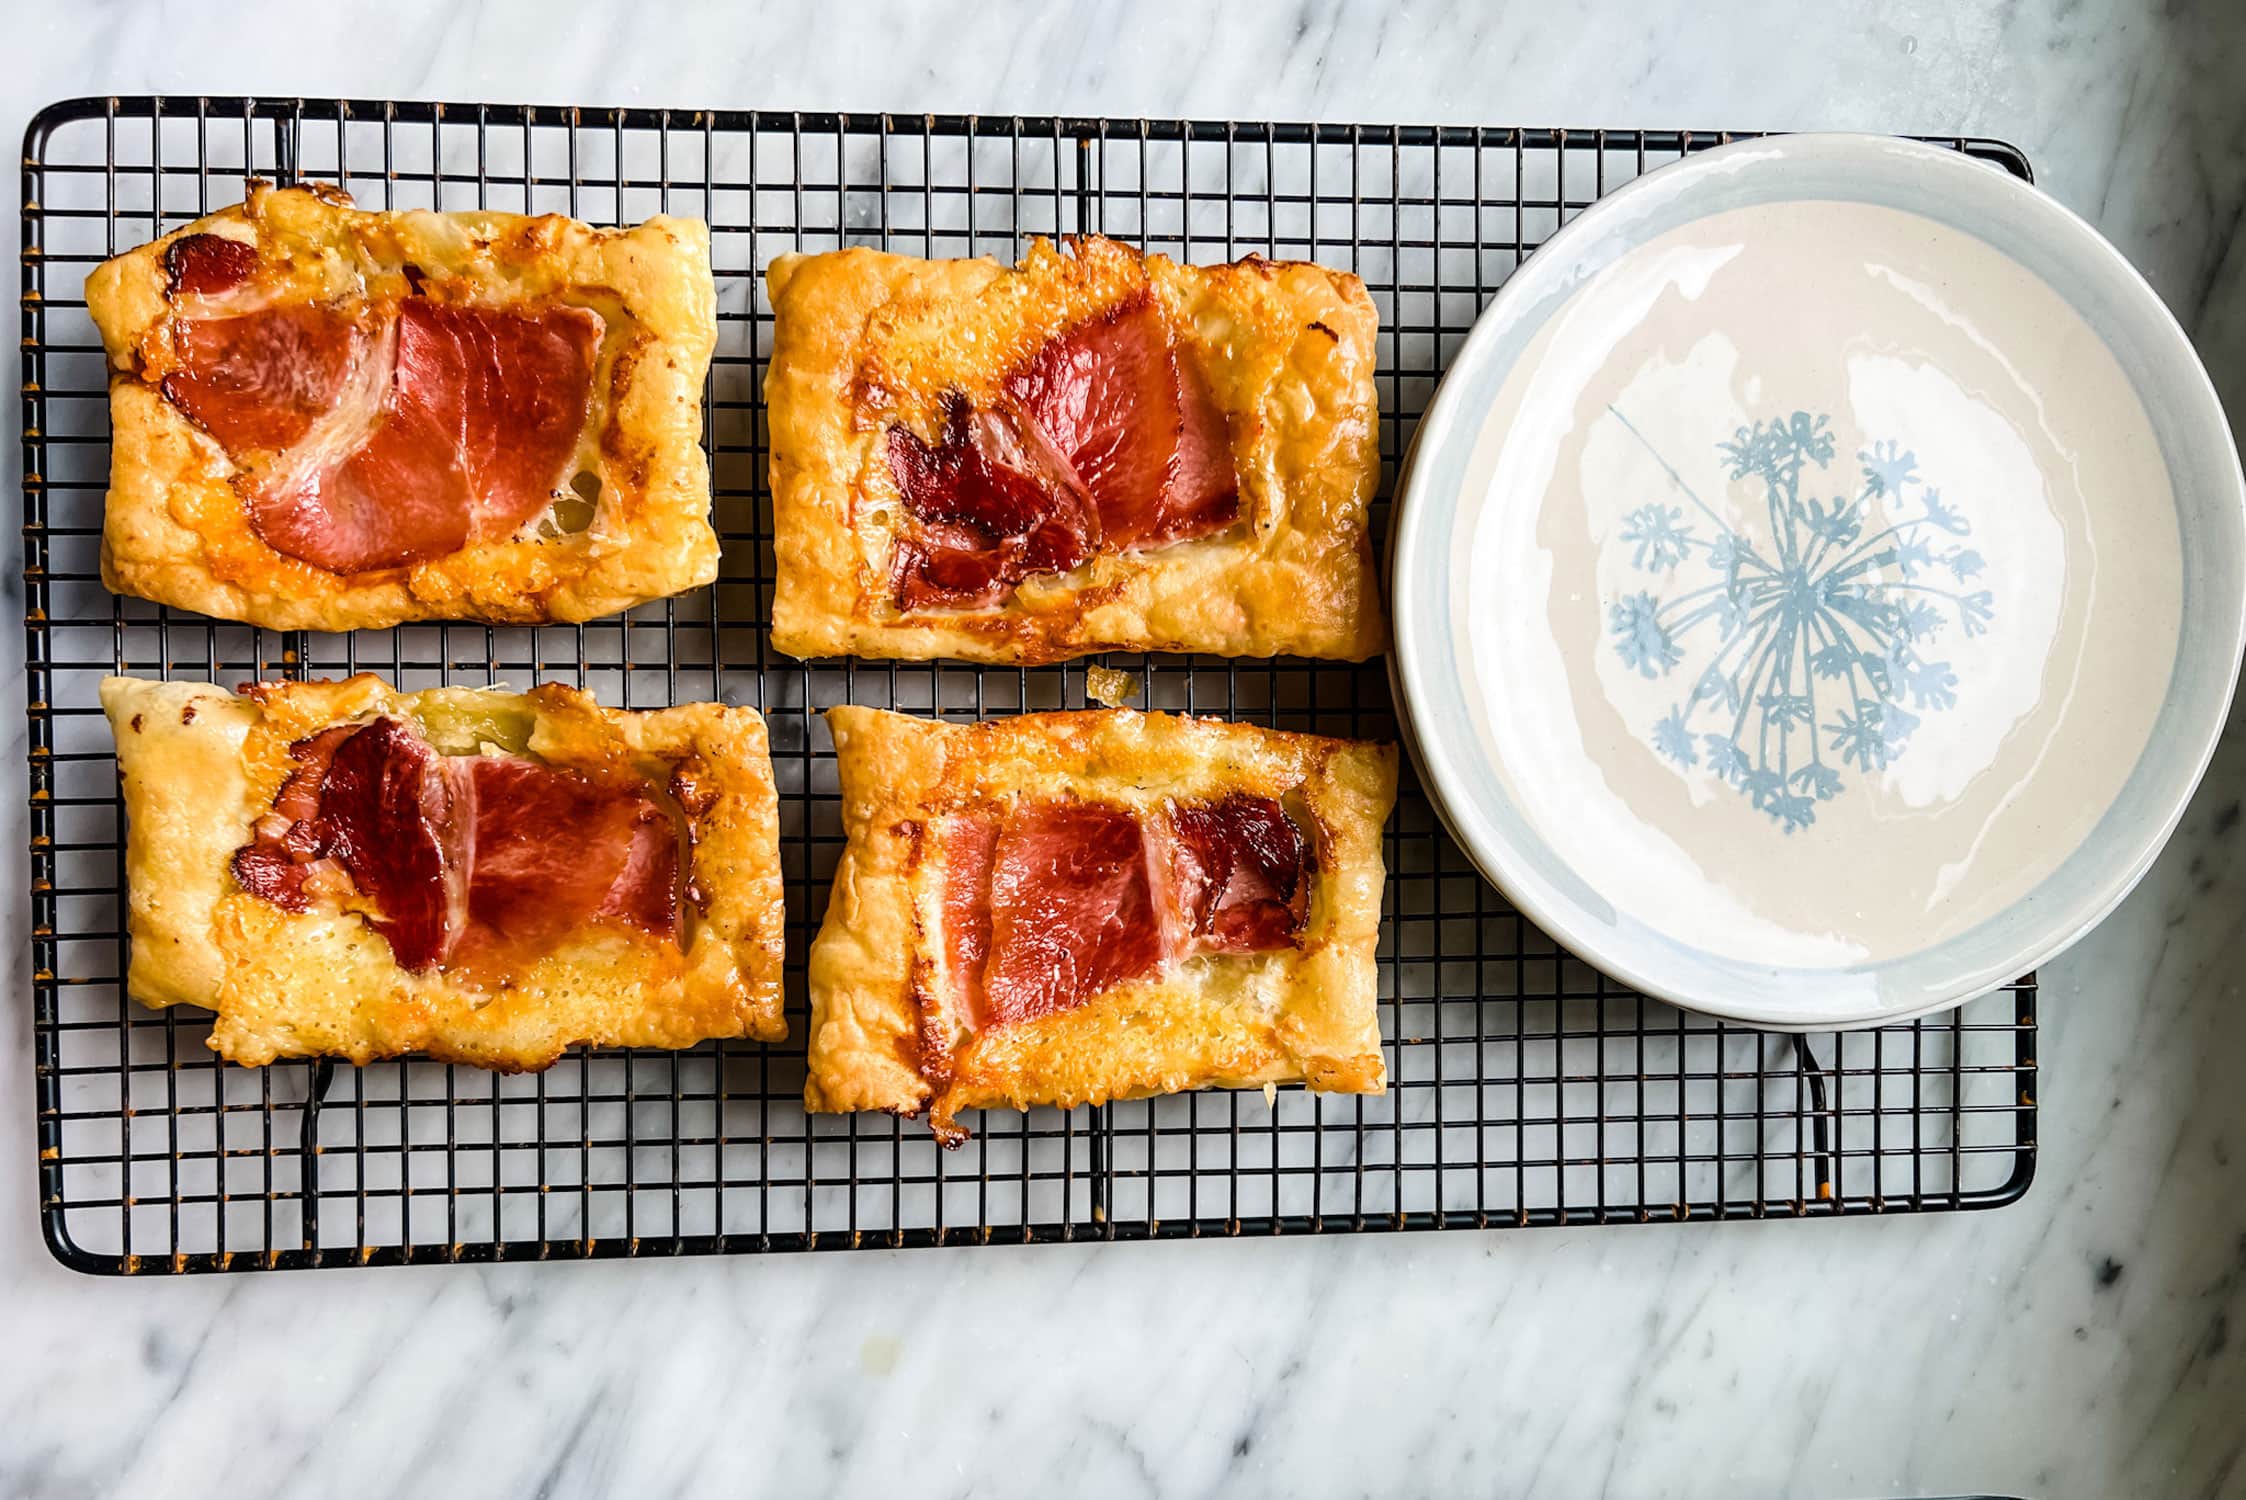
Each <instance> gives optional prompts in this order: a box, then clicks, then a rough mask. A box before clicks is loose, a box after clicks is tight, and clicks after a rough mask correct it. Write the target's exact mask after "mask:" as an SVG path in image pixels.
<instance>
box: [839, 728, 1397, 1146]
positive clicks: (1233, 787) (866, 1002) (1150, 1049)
mask: <svg viewBox="0 0 2246 1500" xmlns="http://www.w3.org/2000/svg"><path fill="white" fill-rule="evenodd" d="M827 723H828V725H829V727H830V729H831V730H832V732H833V736H834V744H835V755H836V760H837V763H838V771H839V774H840V780H841V793H842V822H843V831H844V834H845V836H846V840H847V842H846V844H845V847H844V849H843V851H842V856H841V861H840V863H839V864H838V865H837V867H836V870H835V876H834V886H833V890H832V893H831V895H830V896H829V899H828V903H827V911H826V918H825V921H824V923H823V924H822V925H821V927H820V929H819V935H818V937H817V939H816V940H815V941H814V942H813V944H812V946H811V956H810V988H811V1042H810V1058H809V1063H810V1071H809V1075H808V1078H807V1081H806V1083H805V1085H804V1104H805V1107H806V1108H807V1109H810V1110H812V1111H813V1112H819V1113H829V1112H846V1111H852V1110H889V1111H892V1112H895V1113H897V1114H900V1115H908V1116H911V1115H921V1114H925V1115H926V1116H927V1117H928V1119H929V1122H930V1124H931V1126H932V1127H933V1128H934V1130H935V1131H936V1133H937V1135H938V1136H939V1138H943V1139H946V1140H948V1141H956V1140H958V1139H961V1138H963V1135H964V1132H962V1131H960V1130H959V1129H958V1127H957V1126H956V1124H955V1123H954V1116H955V1115H957V1113H958V1112H959V1111H961V1110H965V1109H974V1108H986V1107H993V1106H1003V1107H1009V1108H1015V1109H1024V1108H1028V1107H1030V1106H1032V1105H1039V1104H1053V1105H1060V1106H1062V1107H1069V1106H1074V1105H1078V1104H1101V1103H1105V1102H1107V1101H1109V1100H1114V1099H1130V1098H1142V1097H1146V1096H1149V1095H1154V1094H1167V1093H1177V1092H1180V1091H1183V1090H1188V1089H1197V1088H1207V1087H1227V1088H1247V1087H1256V1086H1260V1085H1264V1084H1277V1083H1292V1082H1302V1083H1306V1084H1308V1085H1309V1086H1310V1087H1311V1088H1312V1089H1315V1090H1320V1091H1327V1092H1337V1093H1363V1094H1378V1093H1381V1092H1383V1091H1384V1090H1385V1088H1386V1080H1387V1068H1386V1064H1385V1062H1384V1060H1383V1055H1382V1051H1381V1038H1380V1023H1379V1014H1378V1005H1377V978H1376V973H1375V965H1374V952H1375V949H1376V948H1377V946H1378V944H1379V940H1380V899H1381V884H1382V880H1383V878H1384V871H1383V866H1382V858H1381V830H1382V828H1383V826H1384V825H1385V824H1386V822H1387V819H1388V814H1389V811H1390V809H1391V808H1392V807H1393V805H1394V802H1395V796H1396V764H1397V762H1396V752H1395V750H1394V748H1393V747H1391V746H1381V745H1369V744H1360V743H1356V742H1352V741H1348V740H1337V739H1327V738H1323V737H1320V736H1316V735H1307V734H1288V733H1282V732H1280V731H1276V730H1270V729H1264V728H1260V727H1258V726H1255V725H1249V724H1235V723H1226V722H1222V721H1218V720H1213V719H1197V718H1188V717H1181V716H1176V715H1169V714H1143V713H1138V712H1135V711H1133V710H1130V709H1105V710H1097V709H1095V710H1083V711H1077V712H1066V713H1040V714H1025V715H1021V716H1018V717H1015V718H1009V719H1000V720H993V721H989V722H985V723H979V724H944V723H938V722H935V721H932V720H927V719H919V718H914V717H911V716H908V715H904V714H895V713H889V712H885V711H883V710H880V709H873V708H864V707H843V708H834V709H829V710H828V711H827ZM1235 791H1246V792H1252V793H1258V794H1262V795H1266V796H1272V797H1276V798H1282V799H1285V800H1286V802H1287V803H1288V805H1290V806H1291V807H1293V808H1295V809H1297V811H1296V817H1297V819H1298V821H1300V822H1303V823H1305V824H1306V831H1307V832H1311V833H1312V834H1313V841H1314V844H1315V849H1316V860H1317V873H1316V876H1315V878H1314V880H1313V884H1312V887H1311V892H1310V905H1309V910H1308V915H1307V918H1306V922H1305V926H1304V929H1303V932H1302V935H1301V939H1300V944H1299V946H1298V947H1296V948H1293V949H1289V950H1284V951H1280V952H1274V953H1257V954H1235V955H1222V956H1215V957H1198V958H1193V959H1188V960H1186V961H1184V962H1182V963H1178V964H1175V965H1173V966H1172V967H1171V968H1169V969H1168V970H1167V971H1165V972H1164V973H1162V974H1160V975H1157V976H1154V977H1151V978H1148V979H1144V980H1136V981H1132V982H1129V983H1126V984H1122V985H1118V986H1116V987H1114V988H1113V989H1110V990H1108V991H1106V992H1104V993H1102V994H1100V995H1097V996H1094V997H1093V998H1091V999H1090V1000H1088V1001H1086V1002H1085V1003H1084V1004H1083V1005H1081V1006H1079V1007H1077V1008H1075V1009H1073V1010H1069V1011H1065V1012H1062V1013H1059V1014H1056V1015H1052V1016H1046V1017H1042V1018H1039V1019H1037V1020H1033V1021H1028V1022H1022V1023H1018V1024H1015V1025H1012V1026H1008V1027H1005V1028H1002V1029H999V1030H996V1031H993V1032H989V1033H987V1034H983V1035H980V1036H966V1035H965V1033H964V1030H963V1028H960V1027H959V1026H958V1025H957V1024H956V1023H955V1022H953V1021H951V1020H949V1019H948V1017H947V1016H946V1015H945V1014H944V1010H945V1008H944V1007H943V1005H942V1003H941V1002H940V1001H934V1000H932V999H931V998H930V996H931V995H932V994H940V993H941V992H942V991H943V990H944V988H945V985H944V984H943V982H942V977H941V975H940V974H939V973H937V972H936V969H935V967H934V966H939V965H940V964H941V961H942V960H941V956H940V954H941V942H942V934H941V906H940V898H939V892H938V882H939V879H940V874H939V871H940V865H941V860H940V851H938V856H939V857H937V858H933V859H931V858H927V857H926V852H927V844H928V840H929V838H930V833H929V830H930V829H931V827H932V824H933V821H934V820H935V819H937V818H939V817H941V816H942V815H943V814H944V813H946V812H948V811H953V810H957V809H960V808H964V807H972V806H977V805H991V804H1003V803H1004V802H1006V801H1008V800H1010V799H1014V798H1032V799H1044V798H1054V797H1064V796H1067V797H1080V798H1084V799H1088V800H1099V801H1105V802H1110V803H1115V804H1120V805H1123V806H1127V807H1131V808H1133V809H1137V810H1142V811H1143V810H1150V809H1153V808H1156V807H1158V806H1159V805H1160V804H1161V803H1162V802H1163V801H1164V800H1165V799H1169V798H1179V799H1196V798H1211V797H1216V796H1221V795H1223V794H1225V793H1227V792H1235ZM924 1024H928V1025H932V1026H933V1027H934V1028H935V1029H936V1031H937V1033H939V1034H940V1039H939V1040H937V1041H935V1042H933V1043H932V1042H931V1040H930V1038H929V1035H928V1034H927V1033H924V1031H923V1026H924ZM932 1048H933V1052H932V1050H931V1049H932ZM931 1073H934V1074H935V1075H936V1076H935V1077H933V1078H932V1077H931V1076H930V1074H931Z"/></svg>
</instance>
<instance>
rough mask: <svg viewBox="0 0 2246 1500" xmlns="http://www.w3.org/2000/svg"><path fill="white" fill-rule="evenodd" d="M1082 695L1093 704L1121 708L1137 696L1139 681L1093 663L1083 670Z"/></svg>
mask: <svg viewBox="0 0 2246 1500" xmlns="http://www.w3.org/2000/svg"><path fill="white" fill-rule="evenodd" d="M1084 695H1085V696H1086V697H1088V698H1090V699H1091V700H1092V701H1093V702H1094V703H1104V704H1106V705H1107V706H1108V707H1109V708H1121V707H1122V706H1123V705H1124V704H1126V703H1128V702H1130V701H1131V700H1132V699H1133V698H1136V697H1137V696H1138V695H1139V680H1138V679H1137V678H1136V677H1133V676H1132V675H1131V674H1130V673H1128V672H1118V671H1116V670H1115V669H1114V668H1113V667H1103V666H1101V665H1099V664H1098V663H1097V662H1094V663H1093V664H1092V665H1091V666H1088V667H1086V668H1085V669H1084Z"/></svg>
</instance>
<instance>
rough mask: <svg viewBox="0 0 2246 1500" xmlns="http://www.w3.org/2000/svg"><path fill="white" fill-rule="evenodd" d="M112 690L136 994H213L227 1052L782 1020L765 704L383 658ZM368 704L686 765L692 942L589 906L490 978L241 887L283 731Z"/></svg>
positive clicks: (603, 1035)
mask: <svg viewBox="0 0 2246 1500" xmlns="http://www.w3.org/2000/svg"><path fill="white" fill-rule="evenodd" d="M101 702H102V708H103V709H104V711H105V712H106V713H107V714H108V716H109V721H110V726H111V728H112V730H113V731H114V732H115V734H116V737H117V762H118V769H119V772H120V773H121V775H122V777H123V781H124V793H125V812H126V818H127V838H126V847H125V876H126V881H125V883H126V889H127V891H128V893H129V896H130V914H129V924H130V931H131V935H132V967H131V972H130V974H129V976H128V979H127V987H128V988H129V989H130V991H131V993H132V994H133V996H134V997H135V998H136V999H138V1000H140V1001H141V1002H142V1003H144V1004H148V1005H154V1006H166V1005H175V1004H188V1005H198V1006H203V1007H206V1008H208V1009H210V1010H213V1011H215V1012H217V1017H218V1018H217V1022H216V1024H215V1025H214V1026H213V1027H212V1030H211V1038H210V1044H211V1047H212V1048H213V1049H214V1050H215V1051H217V1052H218V1053H220V1054H221V1055H222V1056H224V1057H226V1058H228V1059H229V1060H231V1061H234V1062H238V1063H244V1064H247V1065H250V1066H253V1067H255V1066H262V1065H263V1064H265V1063H269V1062H272V1061H273V1060H274V1059H276V1058H282V1057H314V1056H334V1057H347V1058H350V1059H351V1060H352V1061H353V1062H358V1063H364V1062H369V1061H371V1060H373V1059H375V1058H381V1057H392V1056H396V1055H398V1054H401V1053H408V1052H414V1053H426V1054H428V1055H429V1056H431V1057H436V1058H441V1059H443V1060H446V1061H450V1062H464V1063H474V1064H477V1065H480V1066H483V1067H488V1068H497V1069H499V1070H501V1071H506V1072H514V1071H520V1070H526V1069H534V1068H543V1067H546V1066H548V1065H549V1064H551V1063H552V1062H553V1061H554V1060H555V1059H556V1058H557V1057H559V1056H560V1055H561V1053H562V1050H563V1049H564V1048H566V1047H569V1046H572V1045H575V1044H578V1043H587V1044H591V1045H595V1046H607V1047H671V1048H676V1047H686V1046H690V1045H692V1044H693V1043H695V1042H698V1041H701V1040H703V1039H704V1038H708V1037H755V1038H758V1039H761V1040H764V1041H778V1040H780V1039H781V1038H782V1037H783V1036H785V1035H786V1026H785V1024H784V1022H783V1021H782V1019H781V1011H780V963H781V944H782V940H783V933H784V927H785V919H784V915H783V912H782V906H781V885H780V857H779V803H778V798H777V796H776V795H775V793H774V790H773V785H772V769H771V762H770V760H769V757H768V752H767V748H766V742H765V729H764V721H763V719H762V718H760V717H759V716H758V715H757V713H756V712H755V710H753V709H747V708H725V707H721V706H719V705H717V704H710V703H699V704H692V705H689V706H686V707H681V708H670V709H664V710H661V711H659V712H655V713H620V712H617V711H615V710H612V709H606V708H602V707H601V706H600V705H599V704H598V703H596V702H594V700H593V698H592V697H591V695H590V694H587V693H582V692H579V691H577V690H576V689H573V688H566V687H560V686H553V685H549V686H545V687H540V688H535V689H533V690H532V691H530V692H528V693H512V692H507V691H505V690H503V689H469V688H434V689H430V690H428V691H426V692H419V693H400V692H397V691H395V690H394V689H392V688H390V687H389V686H387V685H385V684H384V683H383V682H381V681H380V680H379V679H377V678H374V677H371V676H360V677H353V678H350V679H348V680H346V681H343V682H308V683H285V684H284V683H267V684H262V685H260V686H258V687H256V688H254V689H252V690H249V691H247V692H245V693H244V694H243V695H241V696H236V695H235V694H232V693H229V692H227V691H225V690H224V689H222V688H218V687H213V686H210V685H208V684H205V683H185V682H149V681H143V680H140V679H136V678H127V677H113V678H110V679H109V680H108V681H106V682H104V683H103V684H102V690H101ZM377 714H388V715H393V716H396V717H400V718H405V719H408V720H411V721H413V722H415V723H417V724H419V725H420V726H421V727H422V729H423V731H424V732H425V733H426V734H427V735H428V737H429V739H430V741H431V743H432V744H433V745H435V746H436V747H437V748H438V749H439V750H442V751H445V752H447V753H452V754H474V753H478V752H479V751H481V750H484V749H486V748H489V747H499V748H504V749H508V750H512V751H516V752H522V751H527V752H528V753H530V754H532V755H534V756H536V757H538V758H539V759H541V760H543V761H545V762H547V763H549V764H552V765H557V766H567V767H578V768H583V769H586V770H617V769H629V770H632V771H635V772H637V773H639V774H643V775H647V776H649V777H650V778H652V779H654V780H656V781H657V782H658V783H659V784H660V783H661V782H662V781H663V780H664V779H665V778H672V784H673V785H674V786H682V785H691V787H692V788H693V794H692V795H690V796H681V797H680V799H679V800H680V805H681V807H682V808H683V809H684V812H685V815H686V817H687V830H688V836H689V838H690V840H691V842H692V848H693V886H694V891H695V892H696V893H697V895H698V896H699V898H700V900H699V904H697V903H695V902H690V903H689V904H688V906H689V910H688V925H687V929H686V932H687V937H686V941H685V942H684V944H683V945H682V944H680V943H679V942H677V941H675V940H672V939H668V938H659V937H655V936H653V935H651V934H648V933H643V932H638V931H633V930H630V929H627V928H624V927H621V926H617V925H613V924H588V925H587V926H586V927H584V928H582V929H580V930H579V931H578V932H577V933H574V934H572V935H571V936H570V937H569V938H568V939H567V940H565V942H564V943H563V944H562V945H561V946H560V947H559V948H557V949H555V950H553V951H551V952H549V953H547V954H545V955H543V956H542V957H540V958H538V959H537V960H536V961H535V962H532V963H529V964H526V965H521V966H518V967H517V968H516V969H514V970H513V971H512V972H511V973H510V974H509V975H508V976H506V982H496V983H495V982H476V981H471V980H468V979H466V978H463V977H461V976H456V975H451V974H448V973H446V972H445V971H443V970H441V969H440V970H431V971H428V972H424V973H412V972H408V971H406V970H404V969H401V968H400V967H399V966H398V964H397V962H396V960H395V959H394V957H393V956H392V954H391V951H390V946H389V944H388V943H387V942H386V941H385V940H384V939H383V937H382V936H381V935H380V934H379V933H377V932H376V931H375V930H374V929H373V928H371V927H370V926H368V925H367V923H366V922H365V921H364V920H363V919H362V918H360V917H359V916H357V915H355V914H352V913H349V912H345V911H340V910H321V909H319V908H318V907H317V906H315V908H314V909H313V910H311V911H308V912H289V911H285V910H283V909H282V908H281V907H279V906H276V905H274V904H272V903H271V902H268V901H266V900H263V899H261V898H259V897H257V896H254V895H252V894H250V893H249V892H247V891H245V890H243V889H242V888H241V886H240V885H239V884H238V883H237V882H236V881H235V879H234V876H233V873H232V863H231V862H232V858H233V854H234V851H235V850H236V849H238V848H240V847H241V846H242V845H243V844H245V843H247V842H249V840H250V837H251V825H252V824H253V823H254V822H255V821H256V820H257V818H258V817H260V816H261V815H262V814H264V813H265V812H267V811H268V810H269V809H270V808H271V806H272V802H273V797H274V794H275V793H276V792H277V791H278V790H279V789H280V786H281V783H282V782H283V781H284V780H285V779H286V778H287V776H288V774H289V771H290V769H291V767H292V765H293V764H295V763H294V762H292V760H291V759H290V756H289V747H290V745H292V744H293V743H295V742H296V741H298V740H300V739H303V738H305V737H306V736H308V735H310V734H313V733H314V732H316V731H318V730H320V729H322V728H324V727H326V726H328V725H331V724H337V723H343V722H347V721H351V720H356V719H362V718H367V717H370V716H373V715H377ZM681 777H683V778H686V780H683V781H682V780H679V779H678V778H681Z"/></svg>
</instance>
